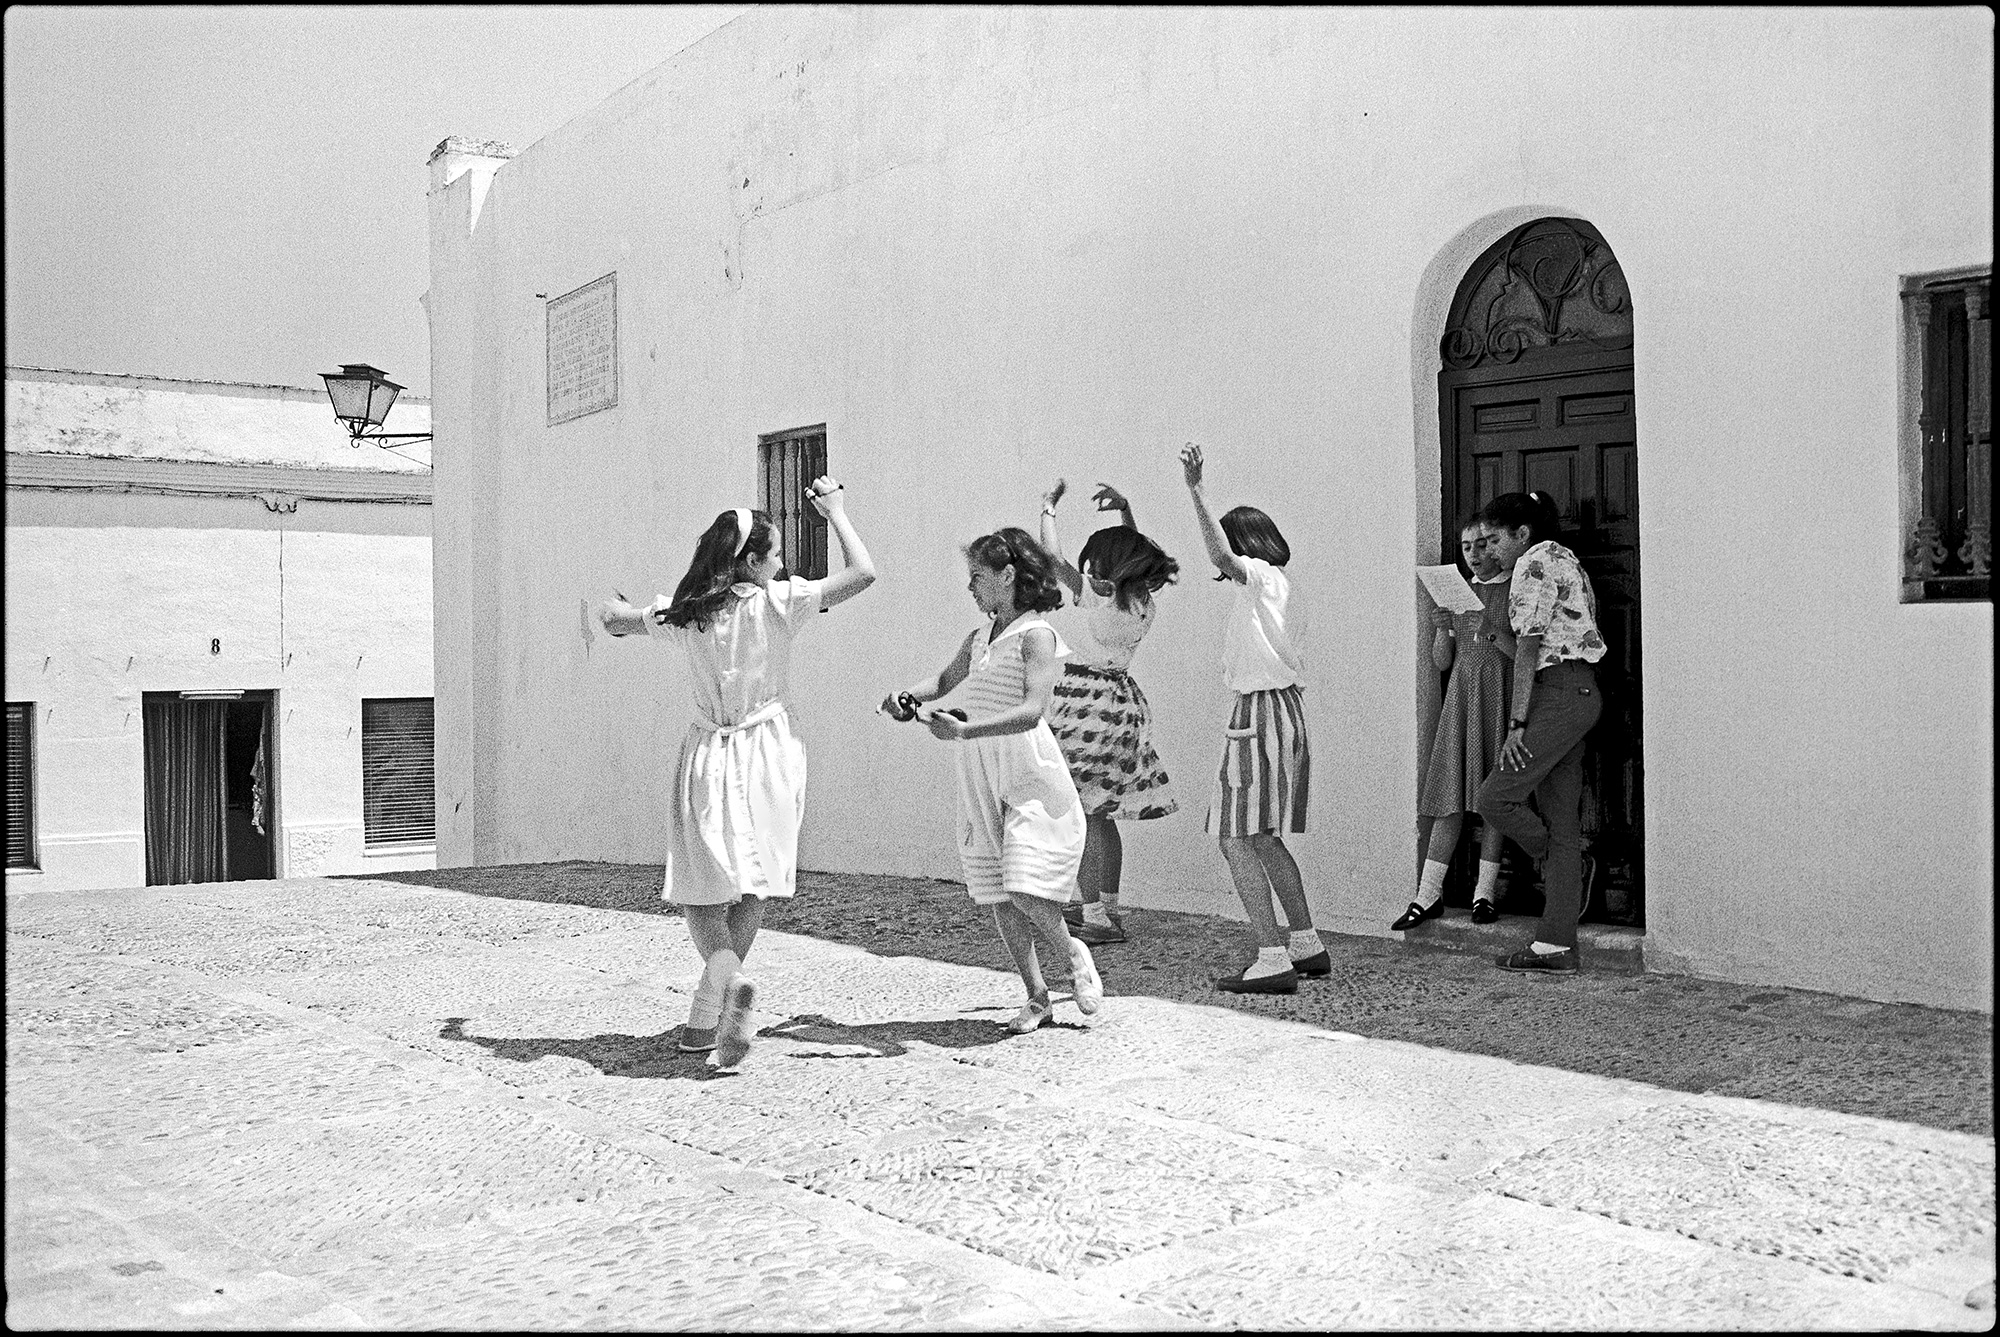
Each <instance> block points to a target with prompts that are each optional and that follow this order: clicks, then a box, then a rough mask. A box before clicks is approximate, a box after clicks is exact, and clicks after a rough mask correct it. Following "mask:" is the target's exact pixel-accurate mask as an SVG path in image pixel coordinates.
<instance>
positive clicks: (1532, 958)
mask: <svg viewBox="0 0 2000 1337" xmlns="http://www.w3.org/2000/svg"><path fill="white" fill-rule="evenodd" d="M1493 964H1494V965H1496V966H1498V967H1500V969H1502V970H1520V971H1526V972H1528V973H1530V974H1540V975H1574V974H1576V949H1575V948H1574V947H1571V948H1566V949H1565V950H1563V951H1560V952H1538V951H1536V950H1535V949H1534V948H1532V947H1523V948H1522V949H1521V950H1520V951H1518V952H1509V953H1508V954H1507V955H1505V956H1496V957H1494V958H1493Z"/></svg>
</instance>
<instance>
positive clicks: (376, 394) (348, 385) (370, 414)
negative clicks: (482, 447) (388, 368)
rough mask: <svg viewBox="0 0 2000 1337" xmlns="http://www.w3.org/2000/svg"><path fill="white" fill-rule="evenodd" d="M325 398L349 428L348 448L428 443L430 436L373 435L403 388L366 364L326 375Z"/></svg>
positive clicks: (353, 364) (343, 366) (323, 375)
mask: <svg viewBox="0 0 2000 1337" xmlns="http://www.w3.org/2000/svg"><path fill="white" fill-rule="evenodd" d="M320 379H321V380H323V381H325V382H326V397H327V398H328V399H330V400H332V401H333V416H334V417H336V418H338V419H340V420H341V422H343V423H345V424H346V426H347V435H348V436H349V438H351V439H350V440H349V442H348V444H349V445H353V446H358V445H360V444H361V443H362V442H363V441H376V442H383V441H428V440H430V439H431V434H430V433H429V432H371V431H369V430H368V429H369V428H371V427H380V426H381V425H382V420H383V419H385V418H387V417H388V416H389V406H390V405H392V404H394V403H395V402H396V396H397V395H398V394H399V393H401V391H402V389H403V387H402V386H400V385H398V384H396V383H395V382H394V381H392V380H390V379H389V378H388V377H387V376H384V375H383V374H382V372H381V370H380V369H379V368H376V367H371V366H369V365H368V364H367V363H366V362H347V363H342V364H341V368H340V370H339V371H337V372H332V371H323V372H321V373H320Z"/></svg>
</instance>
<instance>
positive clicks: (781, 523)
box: [757, 423, 827, 580]
mask: <svg viewBox="0 0 2000 1337" xmlns="http://www.w3.org/2000/svg"><path fill="white" fill-rule="evenodd" d="M825 472H826V424H824V423H821V424H820V425H818V426H816V427H799V428H794V429H793V430H792V431H789V432H773V433H771V434H770V435H769V436H761V437H759V438H757V490H758V493H759V495H760V496H761V498H762V501H761V503H760V505H759V509H760V510H763V511H764V512H766V513H767V514H769V515H770V517H771V521H772V523H773V524H775V525H777V526H778V532H779V533H780V534H782V535H783V536H784V544H785V570H786V572H787V573H788V574H790V575H794V576H803V577H805V578H806V579H808V580H821V579H824V578H825V576H826V563H827V555H826V530H827V524H826V521H824V520H822V519H821V518H820V514H819V512H818V511H815V510H814V509H813V508H812V503H811V502H809V501H807V500H806V485H807V484H808V483H810V482H812V480H813V479H815V478H818V477H819V476H820V475H821V474H823V473H825Z"/></svg>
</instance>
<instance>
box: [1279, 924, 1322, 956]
mask: <svg viewBox="0 0 2000 1337" xmlns="http://www.w3.org/2000/svg"><path fill="white" fill-rule="evenodd" d="M1286 947H1287V949H1288V950H1289V951H1290V952H1291V955H1292V960H1294V961H1303V960H1305V959H1306V958H1307V957H1309V956H1318V955H1319V954H1320V953H1321V952H1323V951H1325V950H1326V944H1325V943H1323V942H1321V941H1320V940H1319V930H1318V929H1310V928H1299V929H1293V930H1292V937H1291V941H1290V942H1289V943H1287V944H1286Z"/></svg>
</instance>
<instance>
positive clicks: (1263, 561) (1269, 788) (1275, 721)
mask: <svg viewBox="0 0 2000 1337" xmlns="http://www.w3.org/2000/svg"><path fill="white" fill-rule="evenodd" d="M1181 472H1182V475H1183V477H1184V478H1185V479H1186V482H1187V488H1188V495H1189V496H1190V497H1192V498H1193V499H1194V513H1195V519H1196V520H1197V521H1198V522H1199V523H1200V526H1201V537H1202V542H1203V543H1204V544H1205V545H1206V546H1207V548H1208V557H1209V560H1210V561H1212V562H1214V563H1215V567H1216V570H1217V571H1219V572H1220V573H1221V574H1220V575H1219V576H1218V577H1217V579H1218V580H1229V581H1233V582H1235V584H1236V599H1235V603H1234V604H1232V605H1231V607H1230V610H1229V622H1228V627H1227V630H1226V631H1225V632H1224V636H1223V643H1222V681H1223V684H1224V685H1225V686H1227V687H1228V688H1229V690H1230V691H1232V692H1234V693H1236V703H1235V706H1234V708H1233V709H1232V710H1231V711H1230V715H1229V726H1228V728H1227V729H1225V730H1224V731H1223V732H1224V738H1223V744H1222V767H1221V770H1220V772H1219V773H1218V775H1217V777H1216V789H1215V798H1214V801H1213V802H1212V803H1211V805H1210V807H1209V811H1208V828H1207V829H1208V830H1210V831H1212V832H1214V833H1215V835H1216V836H1217V837H1219V838H1220V840H1221V843H1222V857H1223V858H1224V859H1225V860H1226V861H1227V862H1228V864H1229V874H1230V877H1231V879H1232V880H1234V881H1235V883H1236V894H1237V896H1238V897H1239V898H1241V900H1242V901H1243V911H1244V913H1245V914H1246V915H1248V916H1249V918H1250V926H1251V927H1252V928H1253V929H1254V930H1255V931H1256V934H1257V959H1256V960H1255V961H1253V962H1252V963H1251V964H1250V965H1249V966H1247V967H1245V968H1244V969H1243V970H1242V971H1240V972H1239V973H1237V974H1235V975H1231V976H1228V977H1226V978H1224V979H1219V980H1217V981H1216V982H1215V985H1216V987H1217V988H1218V989H1222V990H1224V991H1225V992H1228V993H1296V992H1298V987H1299V977H1300V976H1301V975H1304V976H1307V977H1309V978H1310V977H1316V976H1323V975H1330V974H1332V973H1333V965H1332V962H1331V961H1330V960H1329V958H1328V956H1327V952H1326V946H1325V944H1323V943H1322V942H1321V941H1320V937H1319V931H1318V930H1317V929H1315V928H1314V927H1313V922H1312V909H1311V907H1310V906H1308V905H1307V904H1306V893H1305V887H1304V884H1303V883H1302V882H1301V881H1300V878H1299V866H1298V864H1297V862H1296V861H1294V860H1293V858H1292V852H1291V851H1290V850H1288V849H1286V848H1285V834H1286V833H1288V832H1290V833H1302V832H1304V830H1305V829H1306V797H1307V790H1308V784H1309V781H1310V779H1311V754H1310V751H1309V749H1308V748H1307V745H1306V717H1305V703H1304V700H1303V697H1302V695H1301V686H1302V682H1303V679H1304V664H1303V662H1302V661H1301V659H1300V656H1299V648H1298V642H1299V638H1300V634H1301V632H1302V630H1303V618H1304V612H1305V609H1304V602H1303V600H1301V599H1300V597H1299V594H1298V591H1297V590H1296V589H1295V588H1294V586H1293V582H1292V580H1291V577H1290V576H1289V575H1287V574H1286V572H1285V569H1284V568H1285V566H1286V564H1287V563H1289V562H1290V561H1291V558H1292V550H1291V547H1290V545H1288V544H1287V543H1286V542H1285V536H1284V535H1283V534H1281V533H1279V532H1278V526H1277V525H1276V524H1274V523H1272V521H1271V517H1270V516H1268V515H1266V514H1264V512H1262V511H1260V510H1258V509H1257V508H1256V507H1254V506H1238V507H1236V508H1235V509H1234V510H1231V511H1229V512H1227V513H1226V514H1224V515H1223V517H1222V519H1221V521H1220V522H1218V521H1217V520H1216V519H1215V518H1214V517H1213V516H1212V515H1211V514H1210V513H1209V509H1208V499H1207V498H1206V497H1205V496H1204V495H1203V493H1202V455H1201V447H1200V446H1197V445H1193V444H1190V445H1188V446H1187V447H1186V448H1185V449H1183V450H1182V451H1181ZM1274 891H1275V892H1276V893H1277V899H1278V902H1279V904H1281V905H1283V906H1284V910H1285V918H1286V920H1287V921H1288V924H1287V927H1286V928H1284V929H1281V928H1279V927H1278V920H1277V916H1276V915H1275V914H1274V913H1273V911H1272V905H1271V893H1272V892H1274Z"/></svg>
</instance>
